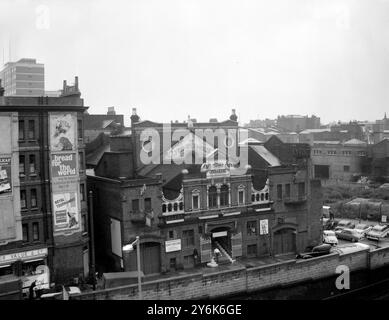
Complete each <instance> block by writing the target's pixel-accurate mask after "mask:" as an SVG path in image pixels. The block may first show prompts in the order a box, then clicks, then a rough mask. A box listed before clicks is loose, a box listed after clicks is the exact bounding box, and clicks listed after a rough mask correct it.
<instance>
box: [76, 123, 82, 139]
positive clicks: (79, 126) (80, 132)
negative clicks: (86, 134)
mask: <svg viewBox="0 0 389 320" xmlns="http://www.w3.org/2000/svg"><path fill="white" fill-rule="evenodd" d="M77 131H78V139H82V120H80V119H79V120H77Z"/></svg>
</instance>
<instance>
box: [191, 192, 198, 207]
mask: <svg viewBox="0 0 389 320" xmlns="http://www.w3.org/2000/svg"><path fill="white" fill-rule="evenodd" d="M192 208H193V210H198V209H199V195H198V194H193V195H192Z"/></svg>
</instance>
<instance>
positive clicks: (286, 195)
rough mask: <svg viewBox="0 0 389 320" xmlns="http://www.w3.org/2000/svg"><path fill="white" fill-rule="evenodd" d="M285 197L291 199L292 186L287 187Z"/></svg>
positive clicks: (287, 185)
mask: <svg viewBox="0 0 389 320" xmlns="http://www.w3.org/2000/svg"><path fill="white" fill-rule="evenodd" d="M285 197H287V198H290V184H289V183H287V184H286V185H285Z"/></svg>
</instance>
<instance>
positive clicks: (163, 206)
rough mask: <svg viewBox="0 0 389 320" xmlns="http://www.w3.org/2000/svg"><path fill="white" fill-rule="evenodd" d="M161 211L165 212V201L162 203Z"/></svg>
mask: <svg viewBox="0 0 389 320" xmlns="http://www.w3.org/2000/svg"><path fill="white" fill-rule="evenodd" d="M162 212H166V204H165V203H164V204H163V205H162Z"/></svg>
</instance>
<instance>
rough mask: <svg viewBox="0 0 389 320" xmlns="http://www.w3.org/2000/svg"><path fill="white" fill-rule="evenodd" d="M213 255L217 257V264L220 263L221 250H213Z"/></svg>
mask: <svg viewBox="0 0 389 320" xmlns="http://www.w3.org/2000/svg"><path fill="white" fill-rule="evenodd" d="M213 254H214V255H215V261H216V263H219V256H220V250H219V249H218V248H215V250H213Z"/></svg>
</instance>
